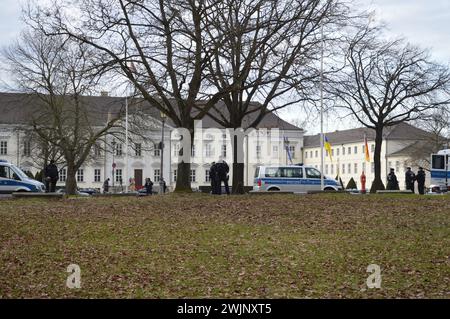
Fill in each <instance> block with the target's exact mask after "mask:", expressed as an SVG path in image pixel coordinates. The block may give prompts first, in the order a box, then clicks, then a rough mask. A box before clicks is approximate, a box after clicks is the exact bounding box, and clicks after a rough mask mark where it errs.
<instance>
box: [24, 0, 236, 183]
mask: <svg viewBox="0 0 450 319" xmlns="http://www.w3.org/2000/svg"><path fill="white" fill-rule="evenodd" d="M217 2H220V1H217V0H211V1H192V0H176V1H169V0H159V1H153V0H152V1H150V0H118V1H109V0H80V1H75V2H74V1H60V0H58V1H52V4H51V5H49V6H47V7H39V6H36V7H34V8H32V9H31V10H30V11H29V17H30V20H31V21H34V24H35V25H37V26H38V27H39V28H41V29H42V30H44V31H45V32H46V34H58V35H65V36H67V37H69V38H70V39H74V40H77V41H79V42H81V43H84V44H86V45H88V46H89V47H90V48H92V49H95V50H96V51H97V54H98V60H97V62H98V64H97V66H98V67H99V69H100V71H104V70H108V71H109V70H111V69H114V70H116V71H117V72H119V73H120V74H121V75H123V76H124V77H126V78H127V80H128V81H130V82H131V83H132V84H133V86H134V87H135V88H136V90H137V91H139V92H140V94H141V95H142V97H143V98H144V99H145V100H146V101H147V102H149V103H150V105H152V106H153V107H156V108H158V109H159V110H160V111H161V112H163V113H164V114H166V115H167V116H168V117H169V118H170V119H171V120H172V122H173V123H174V125H175V127H177V128H185V129H187V130H189V132H190V134H191V142H192V139H193V136H194V134H193V133H194V120H197V119H201V118H202V117H204V116H205V114H206V113H207V112H208V111H209V109H210V108H211V107H212V106H214V105H215V104H216V103H217V102H218V101H219V100H220V99H221V98H222V97H223V96H224V94H226V93H228V92H230V91H232V90H233V89H234V86H235V85H236V84H235V83H230V85H228V86H227V87H225V88H224V89H223V90H222V91H217V92H213V93H212V94H210V95H208V97H207V101H206V102H205V103H203V104H202V108H201V110H194V105H195V103H196V101H197V99H198V96H199V92H200V91H202V85H203V82H204V73H203V71H204V69H205V68H206V65H207V63H208V61H209V60H210V58H211V55H212V52H214V50H215V49H216V46H215V45H216V43H219V44H220V41H212V40H211V39H208V37H206V35H205V32H206V31H205V30H206V28H205V22H206V21H210V19H208V18H207V16H208V15H210V14H212V12H214V5H216V3H217ZM72 12H77V17H76V19H73V18H72ZM206 39H208V40H206ZM203 97H204V96H203ZM180 152H183V149H181V150H180ZM189 154H190V151H187V152H184V156H185V157H187V158H189ZM176 190H177V191H190V190H191V188H190V160H188V161H187V162H185V161H181V162H180V163H179V164H178V172H177V185H176Z"/></svg>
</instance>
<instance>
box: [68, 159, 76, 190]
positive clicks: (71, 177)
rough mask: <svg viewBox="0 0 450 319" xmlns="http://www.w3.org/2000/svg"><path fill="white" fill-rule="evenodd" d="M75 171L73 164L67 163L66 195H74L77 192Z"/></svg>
mask: <svg viewBox="0 0 450 319" xmlns="http://www.w3.org/2000/svg"><path fill="white" fill-rule="evenodd" d="M76 174H77V170H76V168H75V166H74V165H73V164H70V163H67V179H66V194H67V195H76V191H77V179H76Z"/></svg>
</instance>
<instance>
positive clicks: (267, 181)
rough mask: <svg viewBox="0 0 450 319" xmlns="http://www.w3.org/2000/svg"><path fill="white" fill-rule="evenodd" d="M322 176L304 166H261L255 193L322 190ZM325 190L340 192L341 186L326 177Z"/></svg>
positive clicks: (254, 188)
mask: <svg viewBox="0 0 450 319" xmlns="http://www.w3.org/2000/svg"><path fill="white" fill-rule="evenodd" d="M321 176H322V174H321V173H320V171H318V170H317V169H315V168H314V167H310V166H304V165H288V166H259V167H257V168H256V170H255V180H254V185H253V191H256V192H258V191H269V192H280V191H281V192H294V193H306V192H308V191H320V190H321V182H320V178H321ZM324 182H325V183H324V190H326V191H339V190H342V187H341V185H340V184H339V183H338V182H337V181H336V180H334V179H331V178H327V177H325V180H324Z"/></svg>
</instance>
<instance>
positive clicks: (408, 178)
mask: <svg viewBox="0 0 450 319" xmlns="http://www.w3.org/2000/svg"><path fill="white" fill-rule="evenodd" d="M415 180H416V174H414V172H413V171H412V170H411V167H407V168H406V172H405V185H406V189H407V190H410V191H412V192H413V194H414V181H415Z"/></svg>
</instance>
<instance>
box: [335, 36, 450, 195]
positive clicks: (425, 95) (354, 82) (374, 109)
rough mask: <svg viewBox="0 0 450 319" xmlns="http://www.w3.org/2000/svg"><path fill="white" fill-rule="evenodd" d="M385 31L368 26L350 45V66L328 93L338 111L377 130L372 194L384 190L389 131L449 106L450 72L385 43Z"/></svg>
mask: <svg viewBox="0 0 450 319" xmlns="http://www.w3.org/2000/svg"><path fill="white" fill-rule="evenodd" d="M380 32H381V30H380V29H378V28H369V27H367V28H365V29H363V30H361V31H359V32H357V34H356V36H354V37H353V38H351V39H350V40H349V42H348V47H347V48H346V49H345V50H346V64H345V66H344V67H343V69H342V70H341V72H339V73H338V75H336V76H335V77H334V78H333V79H332V81H330V85H329V87H328V89H327V90H328V91H329V92H330V93H331V94H332V95H333V96H334V97H335V99H336V105H337V106H338V107H342V108H344V109H346V110H348V111H349V112H350V113H351V114H352V115H353V116H354V117H355V118H356V119H357V120H358V121H359V122H360V123H361V124H363V125H364V126H366V127H368V128H372V129H373V130H375V153H374V163H375V180H374V182H373V184H372V188H371V191H372V192H375V191H376V190H379V189H383V188H384V184H383V182H382V179H381V159H380V155H381V144H382V141H383V131H384V129H385V128H387V127H390V126H395V125H397V124H400V123H403V122H408V121H413V120H415V119H418V118H420V117H421V116H422V115H423V114H424V113H425V112H426V111H428V110H431V109H440V108H442V107H443V106H444V105H445V104H447V103H448V102H449V94H448V93H449V91H448V85H449V81H450V73H449V71H448V68H447V67H445V66H442V65H439V64H437V63H434V62H432V61H431V59H430V56H429V54H428V53H427V51H425V50H422V49H420V48H418V47H415V46H412V45H410V44H407V43H405V41H404V40H394V41H385V40H380Z"/></svg>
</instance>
